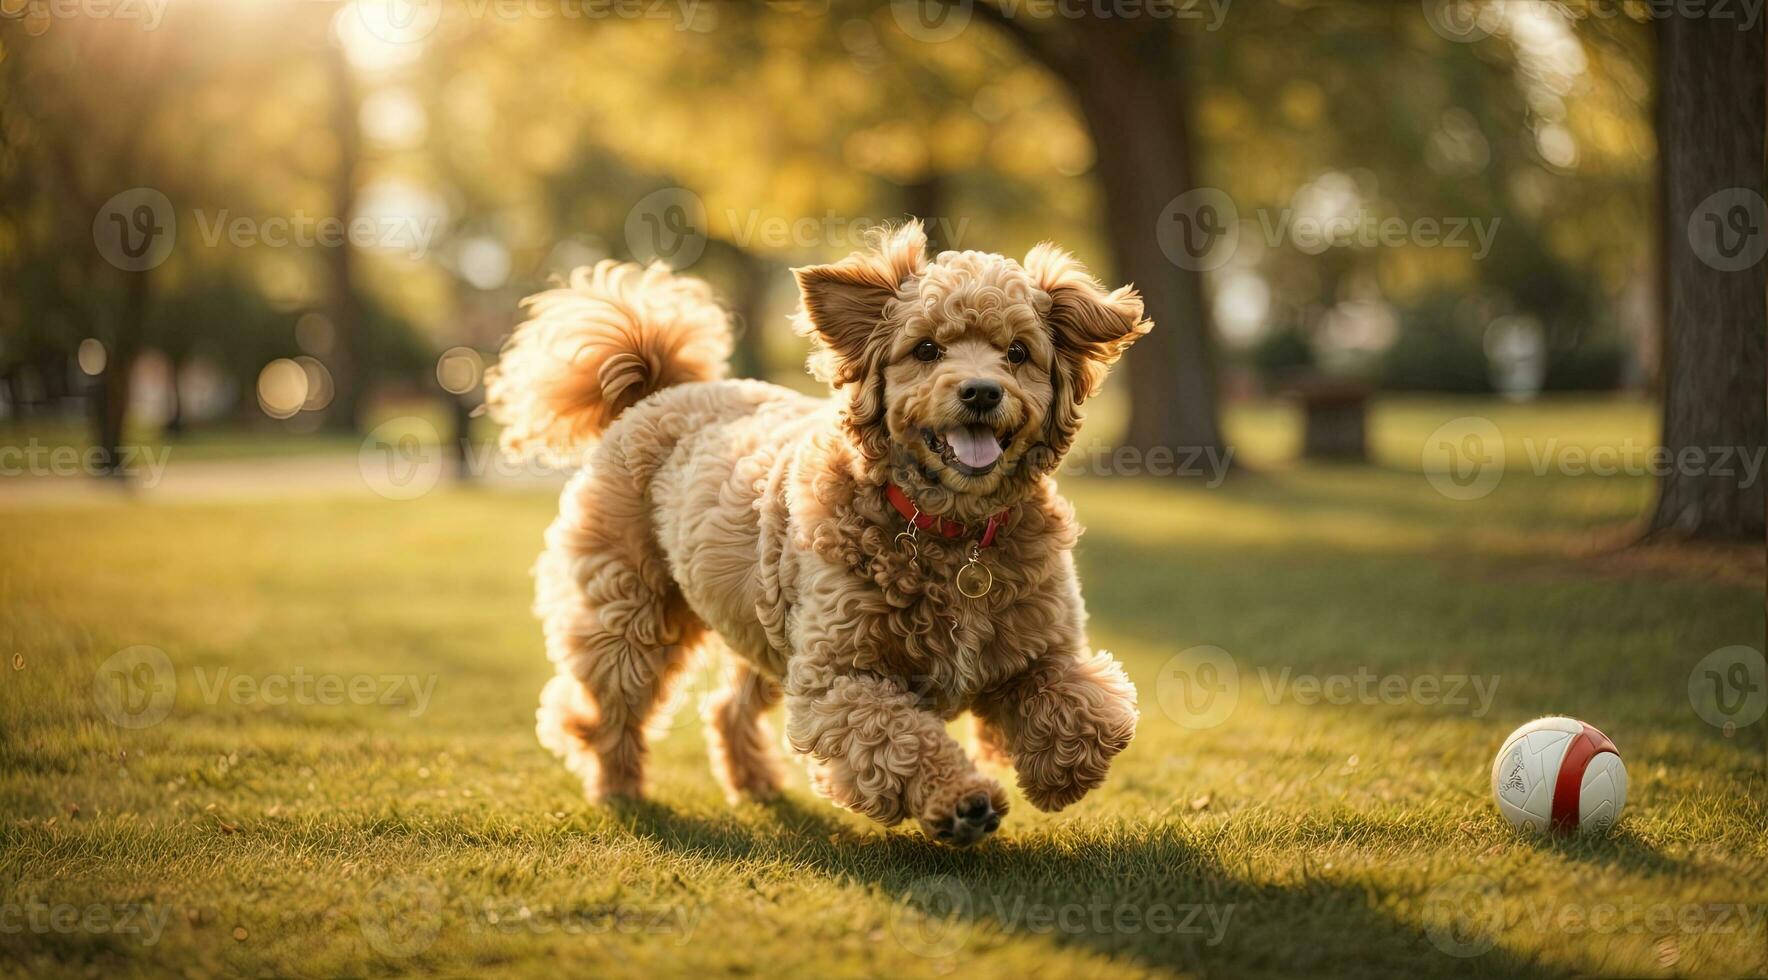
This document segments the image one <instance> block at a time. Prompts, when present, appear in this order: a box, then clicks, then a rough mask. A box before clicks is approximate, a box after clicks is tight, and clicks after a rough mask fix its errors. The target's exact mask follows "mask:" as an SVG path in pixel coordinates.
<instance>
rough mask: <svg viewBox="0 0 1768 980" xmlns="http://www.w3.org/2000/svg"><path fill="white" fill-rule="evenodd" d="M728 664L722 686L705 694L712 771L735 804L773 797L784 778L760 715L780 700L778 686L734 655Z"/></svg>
mask: <svg viewBox="0 0 1768 980" xmlns="http://www.w3.org/2000/svg"><path fill="white" fill-rule="evenodd" d="M720 645H721V646H722V643H721V644H720ZM727 665H728V666H727V667H726V671H725V683H724V686H723V687H722V688H720V689H719V690H718V691H716V692H714V693H713V694H712V695H711V696H709V697H708V698H707V699H706V704H705V710H704V712H703V713H704V715H705V719H706V745H707V748H708V749H709V750H710V751H711V753H712V774H713V775H714V776H716V777H718V784H719V785H720V786H722V787H724V793H725V796H727V797H729V798H730V801H731V802H732V803H735V802H737V801H739V800H743V799H750V800H768V799H772V798H773V797H775V796H777V795H779V791H780V785H781V783H782V782H783V779H784V777H783V775H782V771H781V768H780V759H779V753H778V752H777V751H776V750H775V748H774V744H773V733H772V732H771V731H770V730H769V729H768V725H767V721H766V720H765V719H764V718H763V717H762V716H763V714H765V713H766V711H767V710H768V709H769V708H772V707H773V706H774V705H776V704H779V703H780V686H779V684H777V683H775V682H774V681H773V680H771V679H770V678H768V677H766V676H765V675H763V674H761V673H760V672H759V671H757V670H756V669H755V668H754V667H753V666H752V665H750V664H749V663H747V662H746V661H743V660H740V659H738V658H737V657H736V655H734V654H730V655H728V656H727Z"/></svg>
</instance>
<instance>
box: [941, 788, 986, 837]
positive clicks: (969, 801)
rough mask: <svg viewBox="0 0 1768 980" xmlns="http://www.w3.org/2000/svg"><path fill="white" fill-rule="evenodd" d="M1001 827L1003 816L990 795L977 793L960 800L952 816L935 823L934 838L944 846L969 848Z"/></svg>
mask: <svg viewBox="0 0 1768 980" xmlns="http://www.w3.org/2000/svg"><path fill="white" fill-rule="evenodd" d="M1000 827H1001V814H1000V813H999V812H998V811H996V810H995V808H994V804H993V803H991V802H989V799H988V794H987V793H983V792H976V793H971V794H969V795H968V796H965V797H963V798H962V799H960V800H958V805H957V806H956V807H955V808H954V809H953V813H952V815H951V816H949V817H945V818H943V819H940V820H937V821H934V822H933V831H934V832H933V836H934V839H935V840H938V841H939V842H940V843H942V844H951V845H953V846H954V847H969V846H970V845H971V844H975V843H976V842H978V841H980V840H982V839H983V838H985V837H987V836H988V835H989V834H992V833H994V832H995V831H997V830H999V829H1000Z"/></svg>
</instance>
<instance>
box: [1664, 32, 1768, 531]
mask: <svg viewBox="0 0 1768 980" xmlns="http://www.w3.org/2000/svg"><path fill="white" fill-rule="evenodd" d="M1658 65H1659V69H1658V73H1659V79H1660V92H1659V96H1658V134H1659V136H1658V146H1659V148H1660V154H1661V166H1662V180H1663V275H1664V303H1665V310H1664V322H1665V337H1664V340H1665V346H1664V431H1663V444H1664V447H1665V449H1667V450H1668V451H1669V453H1670V458H1671V459H1672V461H1673V462H1672V465H1670V466H1669V467H1668V468H1667V469H1666V470H1665V472H1664V474H1663V477H1662V479H1661V480H1660V481H1659V487H1658V502H1657V508H1656V510H1655V511H1654V513H1653V515H1652V520H1651V529H1652V531H1653V532H1654V533H1662V532H1671V533H1674V534H1677V535H1688V536H1696V537H1705V538H1731V539H1751V540H1756V541H1760V540H1761V538H1762V535H1763V530H1764V496H1763V486H1762V481H1763V477H1764V474H1763V473H1761V472H1754V473H1747V472H1740V468H1739V465H1738V464H1737V462H1736V460H1735V458H1729V457H1728V458H1719V457H1718V456H1717V454H1719V453H1731V452H1736V451H1742V452H1744V453H1745V454H1748V455H1746V457H1745V458H1746V459H1748V458H1755V459H1757V460H1760V458H1761V457H1760V456H1759V455H1756V454H1760V453H1761V452H1762V451H1763V449H1764V447H1765V446H1768V423H1765V420H1764V415H1765V413H1768V407H1765V405H1764V398H1763V366H1764V361H1763V355H1764V352H1763V345H1764V340H1765V338H1768V326H1765V322H1768V264H1764V261H1763V254H1762V253H1763V249H1764V247H1768V227H1764V223H1765V222H1768V215H1765V214H1764V209H1763V199H1762V191H1763V174H1764V165H1765V161H1764V150H1765V148H1768V142H1765V137H1768V116H1765V106H1768V101H1765V94H1764V91H1763V68H1764V54H1763V27H1762V24H1761V22H1760V21H1758V22H1757V23H1756V24H1755V25H1754V27H1753V29H1751V30H1748V31H1743V30H1739V29H1738V25H1737V22H1736V21H1733V20H1729V19H1722V18H1716V17H1711V16H1695V15H1684V14H1683V13H1682V12H1677V13H1675V14H1673V15H1671V16H1666V17H1664V18H1663V21H1662V23H1661V25H1660V27H1659V31H1658ZM1752 256H1753V259H1752ZM1684 454H1687V455H1684ZM1684 460H1686V461H1684ZM1727 461H1729V465H1725V466H1718V465H1716V463H1723V462H1727Z"/></svg>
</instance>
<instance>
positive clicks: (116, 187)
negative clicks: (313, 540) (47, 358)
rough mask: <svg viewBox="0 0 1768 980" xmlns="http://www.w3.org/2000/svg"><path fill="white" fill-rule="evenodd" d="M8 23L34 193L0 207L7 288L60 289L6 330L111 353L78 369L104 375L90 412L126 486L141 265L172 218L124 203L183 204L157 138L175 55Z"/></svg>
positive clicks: (145, 302) (17, 137)
mask: <svg viewBox="0 0 1768 980" xmlns="http://www.w3.org/2000/svg"><path fill="white" fill-rule="evenodd" d="M37 17H49V18H50V19H51V20H52V21H53V23H52V24H51V23H48V22H44V21H39V20H36V19H35V18H37ZM4 23H5V31H4V33H0V92H3V93H4V100H3V104H4V106H5V117H4V118H5V126H4V130H3V132H4V134H5V143H6V145H7V150H8V165H9V166H8V169H9V171H10V173H9V177H10V179H11V180H12V181H15V182H22V183H24V184H25V185H27V186H28V187H29V190H30V192H31V193H28V194H26V195H24V196H22V197H14V196H12V195H11V194H8V195H7V196H6V199H5V200H4V201H3V202H0V222H3V223H4V225H5V226H6V230H7V236H8V238H10V240H11V241H10V244H11V245H12V248H10V249H8V250H7V253H8V254H7V256H6V258H5V259H4V261H5V262H6V264H7V265H9V266H11V267H12V268H11V269H10V270H9V272H11V273H12V274H13V275H16V276H19V277H20V278H18V279H13V280H12V281H19V282H22V281H27V279H31V278H36V277H42V278H41V279H40V280H39V284H40V285H41V284H44V283H47V284H52V285H48V286H47V287H46V288H38V289H29V290H20V291H17V292H15V293H13V295H12V297H11V298H12V301H13V303H17V304H20V305H19V306H15V307H14V308H13V309H12V310H10V311H9V312H8V314H7V315H6V316H5V319H6V320H9V321H12V322H14V323H18V324H23V323H27V322H32V321H36V322H40V323H43V324H46V325H49V326H50V327H51V328H52V329H53V330H54V332H55V333H58V334H60V336H59V337H58V338H56V341H57V343H56V344H55V346H59V347H60V348H61V349H62V350H64V351H65V350H69V349H72V348H73V346H74V345H76V344H79V343H81V342H82V341H83V340H86V339H91V340H94V341H96V342H98V343H101V344H102V345H103V356H102V357H91V356H89V357H88V358H86V359H85V361H84V362H83V364H82V367H84V368H86V369H88V370H95V371H96V373H97V379H96V381H95V382H93V383H92V385H91V387H90V399H89V405H90V410H91V415H90V418H91V423H92V430H93V436H92V441H93V445H94V446H96V447H97V448H98V450H99V454H100V466H101V468H102V470H103V471H104V472H105V473H108V474H113V475H119V476H120V475H122V469H121V468H122V465H123V460H124V455H123V452H122V445H123V434H124V423H125V420H126V418H127V413H128V409H129V401H130V396H131V387H130V381H131V377H132V373H133V371H134V367H135V361H136V358H137V357H138V356H139V355H140V353H141V349H142V341H143V335H144V332H145V329H146V324H147V319H148V315H149V313H150V311H151V307H152V301H153V294H154V283H155V280H156V275H157V273H156V272H155V271H154V268H153V265H154V264H155V263H152V262H151V261H144V262H141V263H139V264H138V263H137V262H135V261H134V260H136V259H151V257H152V256H153V255H154V254H155V250H156V249H158V248H160V246H161V245H162V244H165V242H166V237H167V236H168V235H169V229H168V228H167V226H166V222H167V221H168V220H170V218H171V216H170V215H169V214H167V213H165V209H164V208H160V207H156V206H155V205H154V203H153V201H151V200H149V199H148V198H147V197H145V196H140V195H139V194H138V196H135V197H130V198H127V199H125V198H123V197H119V195H124V194H125V193H126V192H129V191H130V189H131V188H146V189H147V192H146V193H149V194H152V193H158V194H162V195H164V194H165V193H166V192H167V191H172V192H173V193H176V189H177V187H178V185H179V178H178V176H177V174H176V171H175V169H174V168H173V167H171V166H169V161H168V160H167V159H166V158H165V157H164V156H162V155H160V154H159V153H158V152H157V150H158V149H159V147H158V146H156V144H155V141H154V139H153V134H154V131H155V129H154V127H155V124H156V122H157V121H160V120H163V116H164V112H163V107H164V104H165V96H166V90H167V88H168V87H169V83H170V81H171V79H173V78H175V77H176V76H177V74H178V72H179V68H180V66H179V64H178V60H179V58H180V55H181V52H180V51H179V50H178V49H177V48H176V47H175V45H174V43H173V42H172V40H171V39H170V38H168V37H166V36H164V35H161V34H157V33H156V34H148V33H146V32H142V31H140V30H138V29H137V28H136V27H135V26H134V25H133V24H130V23H128V22H126V21H121V20H115V19H105V18H67V19H65V20H61V19H59V18H53V17H52V16H51V15H50V14H48V13H47V12H46V11H33V12H32V16H31V17H27V18H24V19H17V20H15V19H13V18H10V17H9V18H6V20H5V22H4ZM51 26H52V27H53V30H50V27H51ZM33 33H41V34H43V36H36V37H33V36H31V34H33ZM93 65H103V66H104V71H103V72H99V71H95V70H92V69H91V67H90V66H93ZM165 199H166V198H165V197H161V198H159V199H158V200H165ZM119 202H122V203H119ZM107 212H108V213H107ZM113 221H114V222H115V224H114V225H113V224H110V223H107V222H113ZM107 246H108V247H107ZM24 303H42V304H44V305H43V306H41V307H37V306H25V305H22V304H24ZM37 339H38V342H41V341H42V340H43V339H46V338H45V337H44V336H43V335H42V334H39V335H38V338H37Z"/></svg>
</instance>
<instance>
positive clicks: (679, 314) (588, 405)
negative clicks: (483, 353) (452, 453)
mask: <svg viewBox="0 0 1768 980" xmlns="http://www.w3.org/2000/svg"><path fill="white" fill-rule="evenodd" d="M523 306H524V307H525V308H526V309H527V311H528V320H527V322H525V323H523V324H522V325H521V326H519V327H517V328H516V331H515V333H514V334H512V335H511V336H510V339H509V342H508V343H507V344H505V345H504V348H503V354H502V356H501V357H500V358H499V360H498V363H497V366H495V367H493V368H492V369H491V371H490V372H488V373H487V375H486V380H485V400H486V404H487V405H488V406H489V408H490V411H491V416H492V418H494V419H496V420H497V421H498V422H500V423H501V424H502V425H503V426H504V430H503V443H504V446H505V447H506V448H508V449H511V450H513V451H517V452H528V451H531V450H537V449H544V450H548V451H551V452H553V453H558V454H565V453H569V452H571V451H573V450H575V449H578V448H580V447H581V446H582V445H583V444H584V443H586V442H588V441H590V440H591V439H594V438H595V437H596V436H598V435H600V434H601V433H602V432H603V431H604V430H605V429H607V427H608V426H609V425H611V424H613V422H614V419H615V418H617V417H619V415H620V413H621V412H623V411H625V410H626V409H628V408H630V407H631V406H632V405H633V404H634V403H636V402H637V401H639V400H640V399H642V398H644V397H645V396H646V395H649V394H651V393H652V392H655V391H659V390H661V389H663V388H667V387H669V386H670V385H678V384H683V383H685V382H689V381H713V380H716V379H718V378H722V377H724V372H725V365H726V362H727V361H728V360H729V359H730V353H731V331H730V320H729V318H728V317H727V316H726V314H725V312H724V310H723V309H721V308H720V307H719V306H718V304H717V303H716V302H714V301H713V298H712V289H711V287H710V286H708V285H706V283H705V282H704V281H702V280H699V279H695V278H693V277H692V276H678V275H675V274H674V273H672V272H670V271H669V269H668V268H667V267H665V266H663V265H653V266H651V267H650V268H644V267H642V266H639V265H636V264H634V263H631V262H615V261H613V260H607V261H603V262H599V263H597V264H596V265H595V267H594V268H590V267H587V266H586V267H584V268H581V269H578V270H577V271H576V272H574V273H572V274H571V281H570V283H569V284H568V285H566V286H563V287H560V288H558V289H550V290H547V291H546V292H544V293H539V294H537V295H534V296H530V297H528V299H527V300H526V301H525V302H524V303H523Z"/></svg>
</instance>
